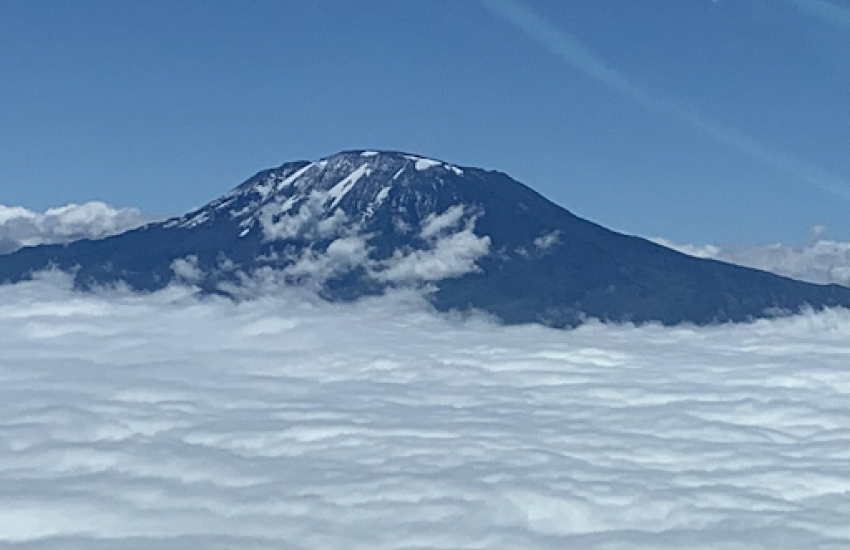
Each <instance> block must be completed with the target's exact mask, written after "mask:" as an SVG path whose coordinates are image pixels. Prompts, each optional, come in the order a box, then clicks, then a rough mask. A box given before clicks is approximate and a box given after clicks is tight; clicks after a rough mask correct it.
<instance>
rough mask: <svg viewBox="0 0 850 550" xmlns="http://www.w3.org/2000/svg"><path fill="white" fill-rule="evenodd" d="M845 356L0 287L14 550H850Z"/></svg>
mask: <svg viewBox="0 0 850 550" xmlns="http://www.w3.org/2000/svg"><path fill="white" fill-rule="evenodd" d="M848 336H850V313H848V312H846V311H828V312H824V313H820V314H817V315H804V316H799V317H794V318H788V319H782V320H774V321H764V322H758V323H754V324H750V325H740V326H719V327H711V328H693V327H682V328H662V327H657V326H647V327H642V328H634V327H630V326H604V325H600V324H590V325H587V326H584V327H582V328H580V329H578V330H574V331H566V332H562V331H556V330H551V329H546V328H543V327H539V326H526V327H501V326H497V325H494V324H491V323H488V322H486V321H484V320H482V319H476V318H473V319H471V320H468V321H465V322H461V321H458V320H454V319H451V318H446V317H440V316H436V315H434V314H432V313H430V312H429V311H428V309H427V308H426V307H425V305H424V304H423V303H422V302H421V301H418V300H416V299H415V298H412V297H411V295H410V294H405V295H392V296H389V297H386V298H382V299H370V300H364V301H360V302H357V303H355V304H342V305H341V304H334V305H331V304H325V303H322V302H319V301H315V300H309V299H302V297H301V295H299V294H297V293H296V292H295V291H291V290H289V289H285V288H284V289H278V291H277V292H275V293H269V294H266V295H264V296H263V297H262V298H258V299H256V300H252V301H247V302H232V301H229V300H226V299H222V298H204V299H196V298H194V297H192V290H191V289H184V288H180V287H171V288H169V289H166V290H165V291H162V292H158V293H153V294H149V295H135V294H131V293H128V292H124V291H111V292H103V293H99V294H94V295H81V294H75V293H73V292H72V291H70V290H69V288H68V285H67V282H63V280H62V279H61V277H59V276H58V275H57V274H51V275H49V276H47V277H46V278H43V279H41V280H39V281H34V282H28V283H22V284H19V285H15V286H0V380H2V382H3V383H2V384H0V448H2V452H0V547H3V548H28V549H56V550H58V549H63V550H64V549H66V548H96V549H103V550H106V549H122V550H124V549H134V550H141V549H143V548H153V547H155V548H162V549H166V550H176V549H183V548H187V547H192V548H213V549H226V548H240V549H244V550H253V549H260V548H262V549H272V548H283V547H286V548H298V549H305V550H306V549H327V548H349V549H352V550H358V549H369V550H373V549H392V548H402V547H403V548H418V549H422V550H427V549H446V548H470V549H471V548H488V549H513V548H535V549H553V550H554V549H562V548H586V549H589V550H603V549H610V548H618V549H632V550H637V549H645V548H653V549H667V550H673V549H680V548H689V549H702V550H709V549H711V550H715V549H717V548H726V549H747V550H790V549H795V550H796V549H799V548H807V549H815V550H817V549H832V548H844V547H848V545H850V528H848V525H850V507H848V505H847V498H846V495H847V492H848V491H850V467H848V462H847V457H846V454H847V453H846V448H847V445H846V439H847V433H848V430H850V410H848V408H847V400H848V397H850V396H848V394H850V372H848V370H847V369H846V360H847V338H848ZM801 366H802V367H804V368H801ZM388 518H389V519H388Z"/></svg>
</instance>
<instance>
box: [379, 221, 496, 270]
mask: <svg viewBox="0 0 850 550" xmlns="http://www.w3.org/2000/svg"><path fill="white" fill-rule="evenodd" d="M464 216H465V217H466V220H465V221H464V220H463V218H464ZM476 220H477V214H475V213H472V211H469V210H468V209H467V207H466V206H463V205H456V206H452V207H450V208H449V209H447V210H446V211H445V212H443V213H442V214H436V215H435V214H431V215H429V216H428V217H427V218H425V219H424V220H422V224H421V227H420V230H419V236H420V237H421V238H422V239H424V240H426V241H428V244H429V246H428V248H424V249H416V250H396V251H395V253H394V254H393V255H392V257H391V258H389V259H387V260H384V261H381V262H374V263H373V264H372V266H371V267H372V269H371V275H372V277H374V278H375V279H377V280H379V281H385V282H392V283H422V282H432V281H440V280H443V279H450V278H454V277H460V276H462V275H466V274H468V273H475V272H477V271H479V270H480V268H479V267H478V265H477V263H476V262H477V261H478V260H480V259H481V258H483V257H484V256H486V255H487V254H488V253H489V252H490V237H488V236H486V235H485V236H483V237H479V236H478V235H476V234H475V223H476ZM461 222H463V224H464V226H463V229H460V230H455V231H454V232H452V230H453V229H455V228H456V227H457V226H458V225H459V224H460V223H461Z"/></svg>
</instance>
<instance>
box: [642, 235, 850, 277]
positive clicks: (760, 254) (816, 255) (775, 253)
mask: <svg viewBox="0 0 850 550" xmlns="http://www.w3.org/2000/svg"><path fill="white" fill-rule="evenodd" d="M651 240H652V241H654V242H656V243H658V244H660V245H663V246H666V247H668V248H672V249H674V250H678V251H679V252H682V253H684V254H688V255H689V256H696V257H697V258H711V259H714V260H721V261H724V262H729V263H733V264H738V265H742V266H745V267H753V268H756V269H761V270H763V271H771V272H773V273H776V274H779V275H784V276H786V277H791V278H793V279H800V280H802V281H808V282H811V283H821V284H827V283H835V284H840V285H845V286H850V243H847V242H841V241H833V240H829V239H821V238H818V239H816V240H815V241H814V242H812V243H810V244H807V245H804V246H788V245H784V244H771V245H764V246H740V247H725V248H724V247H720V246H715V245H710V244H709V245H690V244H677V243H674V242H672V241H670V240H668V239H664V238H654V239H651Z"/></svg>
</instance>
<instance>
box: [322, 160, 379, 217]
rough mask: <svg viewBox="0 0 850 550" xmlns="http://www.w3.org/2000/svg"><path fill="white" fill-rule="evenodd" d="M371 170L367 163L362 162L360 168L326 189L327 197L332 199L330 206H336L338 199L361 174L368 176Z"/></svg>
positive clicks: (349, 189)
mask: <svg viewBox="0 0 850 550" xmlns="http://www.w3.org/2000/svg"><path fill="white" fill-rule="evenodd" d="M371 173H372V171H371V170H370V169H369V165H368V164H362V165H361V166H360V168H358V169H357V170H355V171H354V172H352V173H351V174H349V175H348V176H346V177H345V179H343V180H342V181H340V182H339V183H337V184H336V185H334V186H333V187H332V188H331V189H330V191H328V195H327V196H328V198H329V199H333V201H332V202H331V206H330V207H331V208H336V205H337V204H339V201H341V200H342V198H343V197H344V196H345V195H346V194H348V192H349V191H351V189H352V188H353V187H354V186H355V185H356V184H357V182H358V181H360V179H361V178H362V177H363V176H368V175H369V174H371Z"/></svg>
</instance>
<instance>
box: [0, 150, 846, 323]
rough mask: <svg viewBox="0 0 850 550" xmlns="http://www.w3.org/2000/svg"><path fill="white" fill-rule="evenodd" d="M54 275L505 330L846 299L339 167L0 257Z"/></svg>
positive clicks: (409, 179)
mask: <svg viewBox="0 0 850 550" xmlns="http://www.w3.org/2000/svg"><path fill="white" fill-rule="evenodd" d="M48 268H59V269H62V270H68V271H70V272H72V273H73V274H74V279H75V283H76V284H77V286H79V287H81V288H90V287H92V286H94V285H99V284H111V283H116V282H123V283H125V284H127V285H129V286H130V287H132V288H134V289H138V290H156V289H159V288H162V287H164V286H166V285H168V284H169V283H171V282H173V281H178V280H182V281H188V282H191V283H193V284H195V285H197V286H198V287H199V288H200V289H202V290H203V291H205V292H227V289H228V288H233V285H234V284H239V283H240V281H243V282H244V281H245V280H246V278H251V277H256V276H258V275H262V274H273V275H274V276H276V277H279V278H283V279H284V280H285V281H286V282H288V283H291V284H296V285H307V286H313V287H314V288H315V289H316V290H317V291H318V292H319V293H320V294H321V295H322V296H323V297H325V298H327V299H329V300H352V299H356V298H358V297H361V296H367V295H375V294H380V293H382V292H384V291H385V290H387V289H388V288H393V287H398V286H410V285H414V286H422V287H425V288H427V289H428V291H429V293H428V296H429V297H430V299H431V301H432V303H433V304H434V306H435V307H437V308H438V309H440V310H470V309H478V310H482V311H485V312H489V313H491V314H493V315H495V316H497V317H498V318H500V319H502V320H503V321H505V322H508V323H527V322H540V323H544V324H547V325H551V326H557V327H564V326H575V325H577V324H579V323H581V322H582V321H583V320H585V319H588V318H598V319H601V320H605V321H627V322H637V323H641V322H660V323H664V324H676V323H682V322H690V323H695V324H707V323H714V322H728V321H735V322H737V321H747V320H751V319H755V318H760V317H765V316H774V315H777V314H782V313H793V312H797V311H800V310H802V309H804V308H806V307H811V308H813V309H822V308H825V307H834V306H843V307H848V306H850V289H848V288H845V287H842V286H838V285H815V284H810V283H804V282H799V281H795V280H791V279H788V278H784V277H780V276H778V275H774V274H770V273H766V272H762V271H758V270H754V269H748V268H744V267H739V266H735V265H731V264H726V263H722V262H718V261H714V260H708V259H699V258H694V257H690V256H686V255H684V254H680V253H678V252H675V251H673V250H670V249H667V248H665V247H662V246H660V245H657V244H654V243H652V242H649V241H647V240H644V239H641V238H638V237H633V236H628V235H623V234H620V233H616V232H613V231H610V230H608V229H605V228H603V227H601V226H599V225H596V224H594V223H591V222H589V221H586V220H584V219H581V218H579V217H577V216H575V215H573V214H572V213H570V212H569V211H567V210H565V209H564V208H562V207H560V206H558V205H556V204H554V203H552V202H550V201H548V200H547V199H545V198H544V197H542V196H541V195H539V194H537V193H536V192H535V191H533V190H532V189H530V188H528V187H526V186H525V185H523V184H521V183H519V182H517V181H515V180H513V179H511V178H510V177H508V176H507V175H505V174H503V173H500V172H493V171H486V170H482V169H478V168H471V167H465V166H464V167H460V166H455V165H453V164H448V163H445V162H440V161H435V160H431V159H427V158H423V157H419V156H415V155H410V154H405V153H396V152H376V151H347V152H342V153H338V154H335V155H332V156H330V157H327V158H324V159H322V160H319V161H315V162H308V161H299V162H290V163H286V164H284V165H282V166H280V167H278V168H272V169H269V170H263V171H262V172H259V173H258V174H256V175H255V176H253V177H252V178H250V179H248V180H247V181H246V182H244V183H243V184H241V185H239V186H238V187H236V188H235V189H233V190H232V191H230V192H229V193H227V194H226V195H224V196H223V197H221V198H219V199H217V200H215V201H213V202H211V203H209V204H207V205H206V206H204V207H202V208H200V209H198V210H195V211H193V212H190V213H188V214H186V215H184V216H181V217H179V218H173V219H170V220H166V221H164V222H157V223H151V224H148V225H145V226H143V227H141V228H138V229H135V230H132V231H128V232H126V233H122V234H120V235H116V236H113V237H109V238H105V239H101V240H83V241H77V242H73V243H70V244H66V245H45V246H35V247H31V248H25V249H22V250H19V251H17V252H15V253H12V254H8V255H4V256H0V281H5V282H17V281H20V280H23V279H26V278H28V277H30V276H31V275H32V274H33V273H35V272H37V271H39V270H43V269H48Z"/></svg>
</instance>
